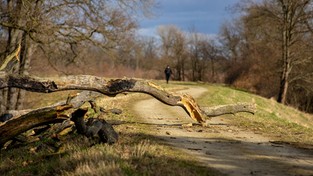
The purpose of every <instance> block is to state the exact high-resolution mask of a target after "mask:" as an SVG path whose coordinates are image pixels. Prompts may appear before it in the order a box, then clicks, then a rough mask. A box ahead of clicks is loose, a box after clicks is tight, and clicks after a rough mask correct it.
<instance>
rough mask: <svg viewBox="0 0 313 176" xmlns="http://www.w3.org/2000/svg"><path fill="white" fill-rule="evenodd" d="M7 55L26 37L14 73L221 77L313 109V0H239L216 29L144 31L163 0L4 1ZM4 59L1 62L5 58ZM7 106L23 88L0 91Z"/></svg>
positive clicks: (0, 10) (0, 13) (1, 39)
mask: <svg viewBox="0 0 313 176" xmlns="http://www.w3.org/2000/svg"><path fill="white" fill-rule="evenodd" d="M0 3H1V4H0V53H1V55H0V56H1V57H0V61H2V60H3V59H4V58H5V56H7V55H8V54H9V53H10V52H11V51H12V50H14V48H15V47H16V46H17V45H18V44H19V43H20V44H21V46H22V50H21V55H20V58H19V60H20V65H19V67H18V68H15V70H13V72H15V73H16V74H23V75H29V74H30V75H36V76H40V77H45V76H55V75H70V74H89V75H97V76H104V77H115V78H116V77H124V76H126V77H137V78H144V79H164V68H165V66H166V65H170V66H171V68H172V70H173V75H172V79H174V80H179V81H201V82H209V83H223V84H227V85H231V86H234V87H237V88H240V89H244V90H247V91H250V92H253V93H256V94H259V95H262V96H264V97H267V98H275V99H276V100H277V101H278V102H281V103H283V104H287V105H291V106H293V107H295V108H298V109H300V110H302V111H306V112H310V113H312V112H313V58H312V54H313V42H312V41H313V40H312V38H313V35H312V34H313V24H312V22H313V2H312V1H311V0H261V1H245V0H242V1H241V2H240V3H238V4H237V5H236V6H234V7H232V8H231V10H232V13H236V14H238V15H236V16H238V17H236V18H235V19H233V20H232V21H225V23H224V25H223V26H222V28H221V29H220V33H219V35H218V36H217V37H216V38H214V39H213V38H210V37H208V36H206V35H203V34H200V33H197V30H196V29H191V30H190V31H182V30H181V29H180V28H178V27H177V26H161V27H159V28H158V32H157V36H158V37H146V36H140V35H138V34H137V33H136V29H137V28H138V24H137V22H136V19H135V18H134V16H144V17H149V16H151V15H153V8H155V6H156V4H157V1H154V0H148V1H141V0H128V1H127V0H114V1H87V0H82V1H71V0H56V1H46V0H21V1H17V0H16V1H13V0H1V1H0ZM0 63H1V62H0ZM0 93H1V98H0V105H1V109H0V112H1V113H4V112H6V111H7V110H10V109H22V108H23V97H25V92H24V91H22V90H18V89H13V88H10V89H5V90H2V91H1V92H0Z"/></svg>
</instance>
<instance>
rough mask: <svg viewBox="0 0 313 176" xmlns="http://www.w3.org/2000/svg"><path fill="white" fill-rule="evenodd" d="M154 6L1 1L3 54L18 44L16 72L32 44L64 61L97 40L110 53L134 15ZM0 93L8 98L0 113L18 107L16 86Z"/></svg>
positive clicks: (118, 1)
mask: <svg viewBox="0 0 313 176" xmlns="http://www.w3.org/2000/svg"><path fill="white" fill-rule="evenodd" d="M153 5H154V0H147V1H141V0H130V1H125V0H115V1H87V0H82V1H68V0H55V1H45V0H38V1H28V0H20V1H13V0H1V1H0V30H1V31H2V32H4V34H3V35H4V36H5V38H6V39H5V40H6V41H7V42H6V47H5V51H4V54H3V56H6V55H7V53H9V52H11V51H12V50H13V49H14V47H15V46H16V45H17V44H18V43H21V46H22V49H21V50H22V53H21V55H20V61H21V62H20V66H19V68H18V69H17V70H16V72H19V74H27V71H28V69H29V68H28V66H29V63H30V60H31V57H32V53H33V52H34V50H36V49H40V50H41V51H43V52H44V54H45V56H47V57H49V58H50V60H53V59H54V60H55V59H56V57H53V56H56V54H58V58H62V59H61V60H63V61H64V60H66V62H67V63H71V62H74V61H75V59H76V58H77V57H78V56H79V54H80V52H79V51H78V48H79V46H88V45H96V46H98V47H100V48H102V49H103V50H104V51H106V52H107V53H110V52H111V51H112V50H114V49H116V46H118V45H120V44H121V43H123V42H124V39H125V38H127V37H126V36H128V35H129V34H130V33H131V32H132V30H133V29H134V28H136V21H135V20H134V19H133V16H134V14H135V13H136V14H137V15H138V14H139V13H140V12H143V13H144V14H147V13H148V12H149V10H150V9H151V8H152V7H153ZM62 56H63V57H62ZM1 58H4V57H1ZM0 61H1V60H0ZM51 63H53V62H51ZM54 63H56V62H54ZM1 94H2V98H3V100H5V99H7V101H1V112H4V111H5V110H8V109H16V108H19V106H20V103H18V101H17V100H18V99H21V97H22V94H21V92H20V90H16V89H15V90H14V88H9V89H6V90H3V91H2V93H1Z"/></svg>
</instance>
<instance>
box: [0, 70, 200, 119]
mask: <svg viewBox="0 0 313 176" xmlns="http://www.w3.org/2000/svg"><path fill="white" fill-rule="evenodd" d="M6 87H15V88H20V89H24V90H27V91H32V92H42V93H50V92H57V91H65V90H89V91H95V92H99V93H101V94H104V95H108V96H115V95H117V94H120V93H123V92H141V93H146V94H149V95H151V96H153V97H154V98H156V99H158V100H159V101H161V102H163V103H165V104H167V105H170V106H180V107H182V108H183V109H184V110H185V111H186V112H187V113H188V114H189V115H190V117H191V118H192V119H194V120H196V121H198V122H199V123H203V122H205V118H204V116H203V112H202V111H201V109H200V108H199V106H198V105H197V104H196V103H195V101H194V100H193V98H192V97H191V96H182V95H174V94H172V93H169V92H167V91H165V90H164V89H163V88H161V87H159V86H157V85H155V84H154V83H152V82H149V81H145V80H138V79H128V78H124V79H106V78H103V77H97V76H91V75H75V76H64V77H58V78H38V77H29V76H20V75H12V74H6V73H3V72H2V73H1V72H0V89H3V88H6Z"/></svg>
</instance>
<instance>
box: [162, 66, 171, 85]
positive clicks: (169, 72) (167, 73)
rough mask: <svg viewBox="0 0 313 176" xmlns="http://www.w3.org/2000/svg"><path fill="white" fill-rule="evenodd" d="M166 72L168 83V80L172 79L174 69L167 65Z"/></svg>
mask: <svg viewBox="0 0 313 176" xmlns="http://www.w3.org/2000/svg"><path fill="white" fill-rule="evenodd" d="M164 73H165V78H166V83H167V84H168V80H169V79H170V77H171V74H172V70H171V68H170V66H169V65H167V66H166V68H165V70H164Z"/></svg>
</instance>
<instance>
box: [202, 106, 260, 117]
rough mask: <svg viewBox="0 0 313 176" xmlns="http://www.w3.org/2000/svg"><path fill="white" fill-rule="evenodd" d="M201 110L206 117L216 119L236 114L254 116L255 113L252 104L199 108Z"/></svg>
mask: <svg viewBox="0 0 313 176" xmlns="http://www.w3.org/2000/svg"><path fill="white" fill-rule="evenodd" d="M201 109H202V110H203V112H204V113H205V115H207V116H208V117H216V116H220V115H225V114H236V113H238V112H247V113H251V114H254V113H255V111H256V107H255V104H252V103H236V104H228V105H220V106H214V107H201Z"/></svg>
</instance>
